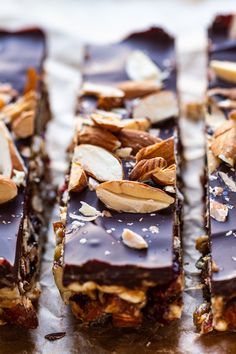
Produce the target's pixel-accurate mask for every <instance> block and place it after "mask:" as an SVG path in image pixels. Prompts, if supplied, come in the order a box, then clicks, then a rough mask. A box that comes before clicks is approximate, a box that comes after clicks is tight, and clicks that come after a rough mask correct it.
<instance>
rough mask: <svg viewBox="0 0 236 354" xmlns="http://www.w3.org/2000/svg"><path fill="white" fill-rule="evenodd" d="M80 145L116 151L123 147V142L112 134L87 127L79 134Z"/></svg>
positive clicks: (97, 128) (100, 129)
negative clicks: (90, 145)
mask: <svg viewBox="0 0 236 354" xmlns="http://www.w3.org/2000/svg"><path fill="white" fill-rule="evenodd" d="M78 141H79V142H80V144H92V145H97V146H100V147H103V148H104V149H106V150H109V151H114V150H116V149H118V148H119V147H120V146H121V142H120V141H119V140H118V139H117V137H116V136H115V135H113V134H112V133H111V132H109V131H107V130H104V129H102V128H99V127H89V126H86V127H84V128H83V130H82V131H81V132H79V134H78Z"/></svg>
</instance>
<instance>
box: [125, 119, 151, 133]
mask: <svg viewBox="0 0 236 354" xmlns="http://www.w3.org/2000/svg"><path fill="white" fill-rule="evenodd" d="M122 123H123V127H124V128H125V129H133V130H144V131H145V130H148V129H149V128H150V126H151V122H150V120H149V119H147V118H136V119H134V118H133V119H123V120H122Z"/></svg>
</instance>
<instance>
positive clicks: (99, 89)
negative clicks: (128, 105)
mask: <svg viewBox="0 0 236 354" xmlns="http://www.w3.org/2000/svg"><path fill="white" fill-rule="evenodd" d="M82 93H83V94H84V95H90V96H95V97H98V98H99V97H114V98H115V97H119V98H122V97H124V92H123V91H122V90H120V89H118V88H117V87H113V86H108V85H100V84H95V83H92V82H85V83H84V84H83V86H82Z"/></svg>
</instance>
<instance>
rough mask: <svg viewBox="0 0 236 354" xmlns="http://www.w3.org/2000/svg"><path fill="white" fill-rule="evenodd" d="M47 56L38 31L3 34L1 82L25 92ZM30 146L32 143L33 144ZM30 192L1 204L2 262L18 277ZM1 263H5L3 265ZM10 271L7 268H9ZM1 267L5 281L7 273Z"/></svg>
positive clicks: (0, 52) (20, 194) (0, 54)
mask: <svg viewBox="0 0 236 354" xmlns="http://www.w3.org/2000/svg"><path fill="white" fill-rule="evenodd" d="M44 57H45V36H44V34H43V33H42V32H41V31H40V30H38V29H32V30H25V31H19V32H6V31H0V82H1V83H5V82H7V83H10V84H12V86H13V88H15V89H17V90H18V91H19V92H20V93H22V92H23V90H24V86H25V82H26V73H27V69H28V68H29V67H34V68H35V69H36V70H37V71H38V73H41V72H42V62H43V59H44ZM29 143H30V141H29ZM26 194H27V193H26V189H25V188H21V189H20V190H19V192H18V195H17V196H16V198H14V199H13V200H12V201H10V202H8V203H4V204H1V205H0V260H4V264H7V269H9V272H12V273H13V274H14V276H16V275H17V266H18V259H19V255H20V250H21V233H22V226H23V225H22V223H23V218H24V215H25V210H26V205H25V204H27V195H26ZM0 264H1V262H0ZM5 269H6V268H5ZM5 269H3V267H1V266H0V287H1V278H2V277H3V274H4V276H5V275H6V271H5Z"/></svg>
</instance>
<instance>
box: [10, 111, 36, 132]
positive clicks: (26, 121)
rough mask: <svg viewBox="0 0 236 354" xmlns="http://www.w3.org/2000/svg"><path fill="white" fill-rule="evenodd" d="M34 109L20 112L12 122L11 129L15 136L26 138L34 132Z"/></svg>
mask: <svg viewBox="0 0 236 354" xmlns="http://www.w3.org/2000/svg"><path fill="white" fill-rule="evenodd" d="M34 118H35V113H34V111H27V112H22V113H21V114H20V116H19V117H17V118H16V119H15V120H14V121H13V123H12V130H13V132H14V134H15V136H16V137H17V138H21V139H24V138H28V137H30V136H32V135H33V133H34Z"/></svg>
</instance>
